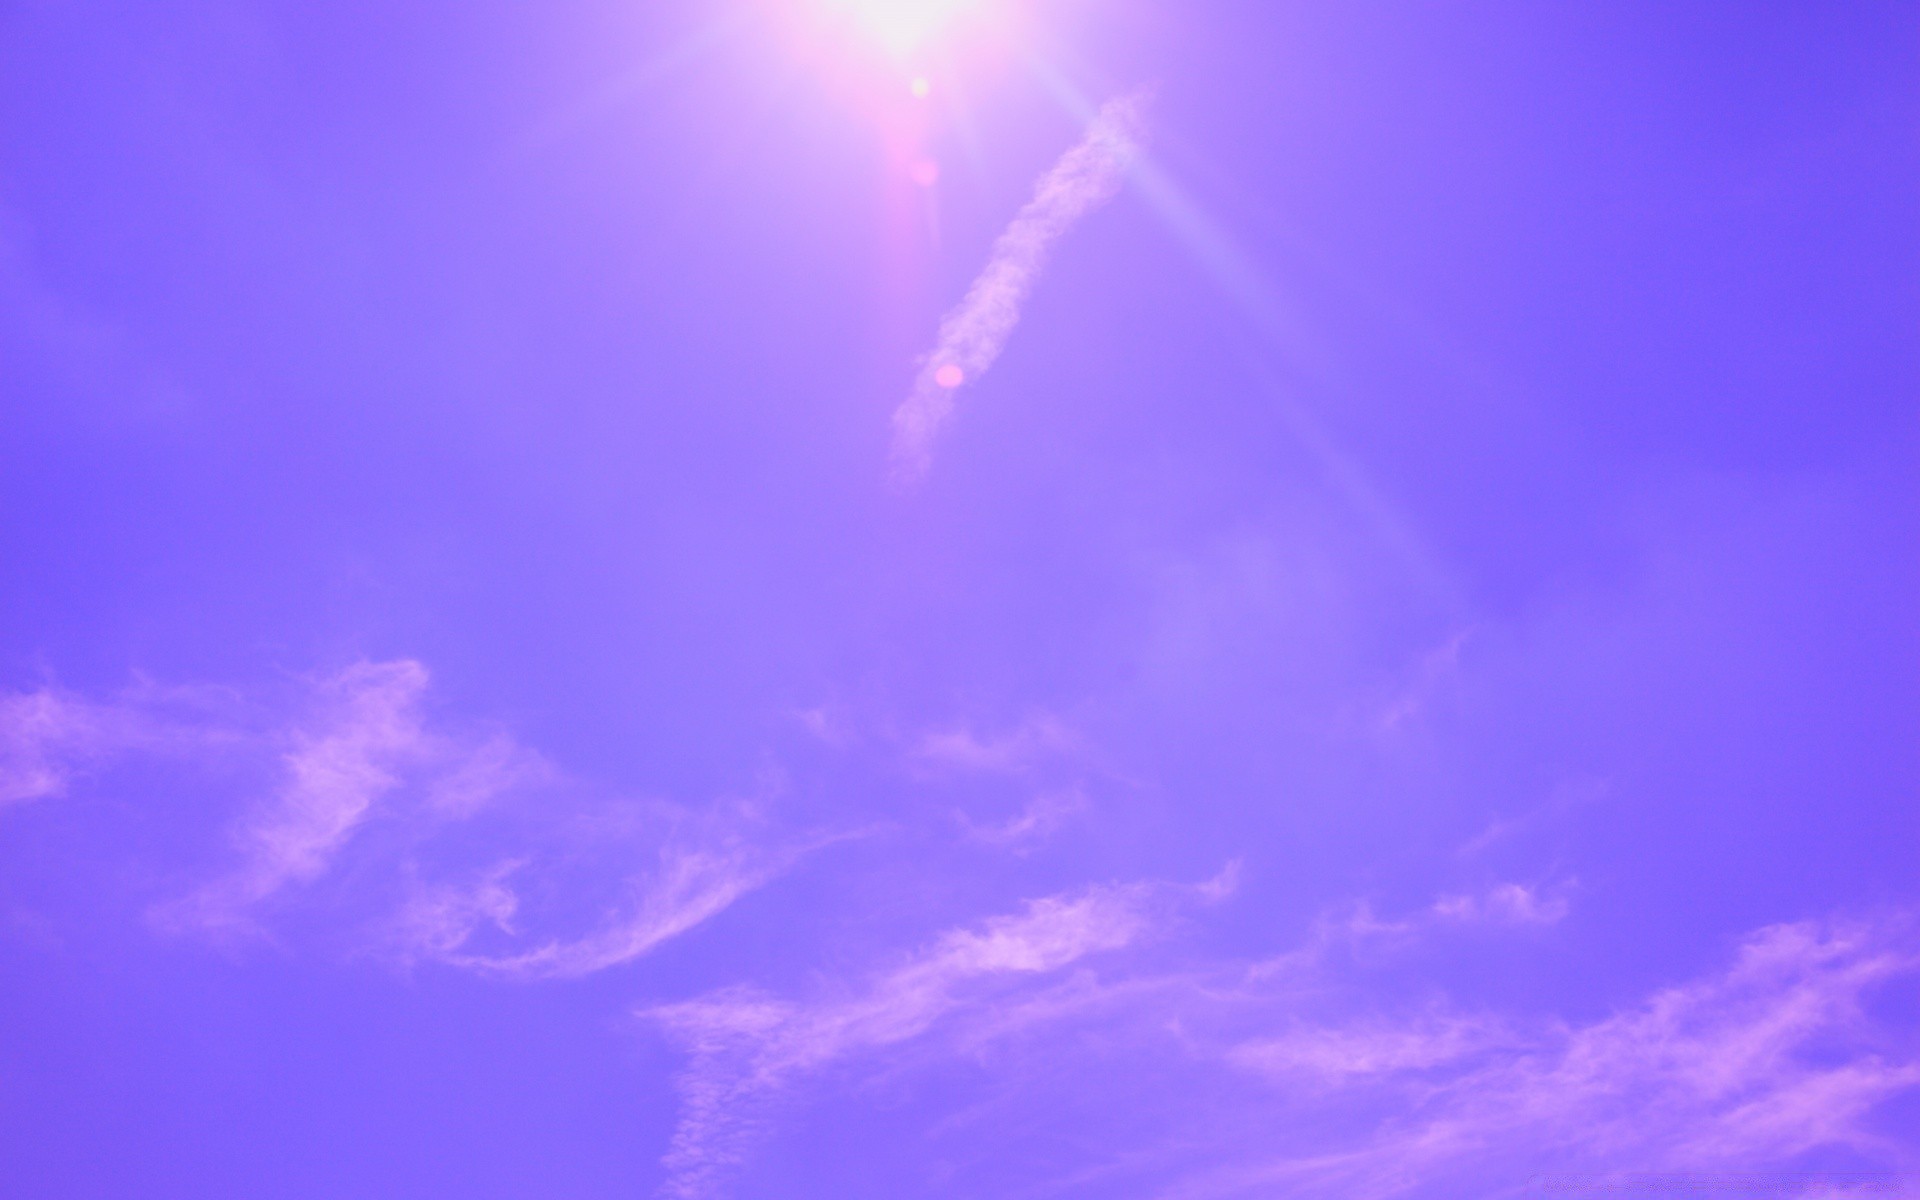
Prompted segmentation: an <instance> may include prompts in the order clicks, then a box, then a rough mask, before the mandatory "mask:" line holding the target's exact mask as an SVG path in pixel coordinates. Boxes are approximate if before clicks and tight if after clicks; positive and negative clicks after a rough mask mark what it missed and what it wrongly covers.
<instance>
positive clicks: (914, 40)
mask: <svg viewBox="0 0 1920 1200" xmlns="http://www.w3.org/2000/svg"><path fill="white" fill-rule="evenodd" d="M816 2H817V3H818V4H819V5H820V6H821V7H822V8H824V9H825V10H826V11H827V12H829V13H831V14H833V15H834V16H836V17H838V18H840V19H841V20H844V21H845V22H847V24H848V25H850V26H852V27H853V29H854V30H855V31H856V32H858V33H859V35H860V36H861V37H863V38H865V39H867V40H868V41H870V42H873V43H874V44H875V45H877V46H879V47H880V49H882V50H884V51H886V52H887V53H888V54H890V55H892V56H894V57H895V58H906V57H908V56H909V55H912V54H914V53H915V52H917V51H920V50H923V49H925V48H926V47H927V45H928V44H929V43H930V42H932V41H933V40H934V39H935V38H936V37H938V36H939V35H940V34H941V33H943V32H945V31H946V30H947V29H948V28H949V27H950V26H952V25H953V23H954V22H955V21H956V20H958V19H959V18H961V17H964V16H966V15H968V13H969V11H970V10H976V9H978V8H980V7H981V4H982V0H816Z"/></svg>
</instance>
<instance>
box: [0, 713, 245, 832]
mask: <svg viewBox="0 0 1920 1200" xmlns="http://www.w3.org/2000/svg"><path fill="white" fill-rule="evenodd" d="M190 699H192V697H191V696H187V695H183V694H182V693H181V692H179V691H168V690H165V689H160V688H156V687H153V686H152V685H151V684H146V683H144V682H143V683H140V684H137V685H136V686H134V687H132V688H129V689H126V690H125V691H124V692H122V693H121V694H119V695H116V696H112V697H109V698H106V699H103V700H91V699H87V698H86V697H83V696H80V695H77V694H75V693H73V692H71V691H67V690H65V689H62V688H57V687H42V688H40V689H38V690H35V691H31V692H13V693H8V694H0V807H5V806H7V805H9V804H16V803H20V802H23V801H27V800H38V799H43V798H46V797H51V796H58V795H61V794H62V793H64V792H66V791H67V789H68V788H69V787H70V786H71V785H72V783H73V781H74V780H75V779H76V778H78V777H80V776H83V775H85V774H87V773H88V772H91V771H94V770H97V769H100V768H103V767H106V766H108V765H109V764H111V763H113V762H114V761H116V760H118V759H120V758H122V757H124V756H126V755H129V754H134V753H149V754H181V753H190V752H194V751H204V750H208V749H212V748H214V747H216V746H218V745H220V744H223V743H226V742H229V741H231V739H232V733H231V731H229V730H227V729H225V728H223V727H221V726H220V725H218V724H213V723H209V722H207V721H206V720H205V719H204V718H196V716H195V715H194V714H193V713H191V712H190V711H187V712H183V711H181V710H183V709H190V708H191V705H190V704H185V703H183V701H186V700H190Z"/></svg>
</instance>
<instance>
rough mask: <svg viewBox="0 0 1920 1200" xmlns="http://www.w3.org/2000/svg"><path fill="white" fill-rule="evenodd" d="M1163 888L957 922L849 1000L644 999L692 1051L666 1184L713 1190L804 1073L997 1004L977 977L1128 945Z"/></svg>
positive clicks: (1112, 890)
mask: <svg viewBox="0 0 1920 1200" xmlns="http://www.w3.org/2000/svg"><path fill="white" fill-rule="evenodd" d="M1156 898H1157V897H1156V890H1155V889H1152V888H1149V887H1144V886H1132V887H1099V888H1092V889H1089V890H1087V891H1085V892H1082V893H1080V894H1078V895H1073V896H1049V897H1045V898H1042V899H1039V900H1034V901H1032V902H1030V903H1029V904H1028V905H1027V906H1026V908H1025V909H1024V911H1021V912H1018V913H1014V914H1009V915H1004V916H1000V917H995V918H992V919H990V920H988V921H986V922H984V923H982V924H981V925H979V926H977V927H974V928H971V929H956V930H952V931H950V932H948V933H947V934H945V935H944V936H942V937H941V938H939V939H938V940H937V941H936V942H934V944H933V945H932V946H931V947H930V948H928V949H927V950H925V951H923V952H922V953H921V954H919V955H917V956H915V957H914V958H912V959H910V960H909V961H908V962H906V963H905V964H904V965H902V966H900V967H897V968H895V969H894V970H892V971H890V972H888V973H886V974H884V975H882V976H880V977H879V978H878V979H877V980H875V981H874V982H873V983H872V984H871V985H870V986H869V987H868V988H867V989H866V990H865V991H864V992H863V993H861V994H858V995H855V996H851V997H846V998H842V999H834V1000H827V1001H824V1002H821V1003H817V1004H814V1005H804V1004H796V1003H791V1002H787V1001H782V1000H777V999H774V998H772V997H769V996H766V995H763V994H760V993H757V992H754V991H750V990H746V989H737V990H732V991H727V992H722V993H719V994H717V995H713V996H708V997H703V998H700V999H697V1000H691V1001H687V1002H684V1003H680V1004H671V1005H662V1006H659V1007H655V1008H652V1009H648V1010H646V1011H645V1013H644V1014H643V1015H645V1016H648V1017H651V1018H653V1019H654V1020H656V1021H658V1022H659V1023H660V1024H661V1025H662V1026H664V1027H665V1028H666V1030H667V1031H668V1032H669V1033H670V1034H671V1035H672V1036H673V1037H674V1038H675V1039H676V1040H678V1041H680V1042H681V1043H682V1044H684V1045H685V1046H686V1047H687V1048H688V1049H689V1050H690V1051H691V1052H692V1054H693V1061H692V1063H691V1064H690V1065H689V1067H688V1069H687V1070H686V1072H685V1073H684V1074H683V1075H682V1077H681V1092H682V1099H683V1109H682V1116H681V1122H680V1126H679V1129H678V1130H677V1131H676V1133H675V1135H674V1140H673V1145H672V1148H671V1149H670V1150H669V1152H668V1155H667V1166H668V1169H669V1171H670V1172H671V1178H670V1179H669V1181H668V1185H667V1188H666V1191H667V1192H668V1194H670V1195H674V1196H678V1197H696V1196H701V1195H706V1194H709V1193H711V1192H712V1191H713V1189H714V1188H715V1187H717V1185H718V1183H719V1180H720V1179H721V1177H722V1176H723V1175H724V1174H725V1172H726V1170H727V1169H728V1168H730V1167H732V1166H734V1165H737V1163H738V1162H739V1161H740V1160H741V1158H742V1157H743V1155H744V1153H745V1149H746V1143H748V1142H749V1141H750V1140H751V1135H752V1133H753V1132H754V1131H755V1129H756V1127H757V1124H758V1121H757V1113H758V1112H759V1111H760V1110H761V1109H762V1108H763V1107H764V1104H765V1102H766V1101H767V1100H768V1099H769V1098H770V1097H771V1096H772V1095H773V1094H774V1093H776V1092H777V1091H778V1090H779V1089H780V1088H782V1087H783V1086H784V1085H786V1084H787V1083H788V1082H789V1081H791V1080H792V1079H793V1078H794V1077H796V1076H799V1075H801V1074H803V1073H805V1072H807V1071H812V1070H818V1069H820V1068H822V1067H824V1066H826V1065H827V1064H828V1063H830V1062H833V1061H835V1060H837V1059H842V1058H847V1057H850V1056H853V1055H857V1054H859V1053H861V1052H863V1051H871V1050H876V1049H879V1048H882V1047H888V1046H893V1045H897V1044H899V1043H902V1042H906V1041H909V1040H910V1039H914V1038H918V1037H920V1036H921V1035H923V1034H926V1033H928V1032H929V1031H930V1030H931V1029H933V1028H934V1027H935V1026H936V1025H937V1024H938V1023H939V1022H941V1021H942V1020H943V1019H944V1018H946V1017H948V1016H950V1015H951V1014H953V1013H954V1012H955V1011H956V1010H957V1009H960V1008H961V1007H963V1006H965V1005H968V1004H969V1003H972V1004H974V1005H977V1006H981V1007H984V1008H986V1009H988V1010H991V1009H992V1008H993V1007H994V1000H993V997H992V995H991V993H990V992H980V993H975V992H974V991H972V990H971V989H973V988H986V987H988V986H989V985H991V984H992V983H993V982H994V981H996V980H1004V979H1007V978H1010V977H1012V978H1018V977H1021V976H1029V977H1031V976H1037V975H1042V974H1045V973H1048V972H1053V971H1057V970H1059V969H1061V968H1062V967H1065V966H1067V965H1069V964H1071V963H1074V962H1076V961H1078V960H1080V959H1082V958H1084V957H1086V956H1088V955H1090V954H1095V953H1098V952H1101V951H1108V950H1116V949H1119V948H1120V947H1123V946H1126V945H1128V944H1129V943H1131V942H1133V941H1134V940H1135V939H1137V938H1138V937H1139V936H1141V935H1142V934H1143V933H1144V932H1146V931H1147V929H1148V928H1150V926H1151V925H1152V923H1153V913H1152V911H1151V908H1152V904H1153V902H1154V900H1155V899H1156Z"/></svg>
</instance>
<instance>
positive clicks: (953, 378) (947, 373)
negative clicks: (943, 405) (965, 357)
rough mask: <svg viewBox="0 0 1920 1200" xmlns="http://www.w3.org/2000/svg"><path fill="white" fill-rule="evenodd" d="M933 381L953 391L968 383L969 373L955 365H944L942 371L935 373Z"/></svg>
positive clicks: (941, 366) (941, 365)
mask: <svg viewBox="0 0 1920 1200" xmlns="http://www.w3.org/2000/svg"><path fill="white" fill-rule="evenodd" d="M933 381H934V382H935V383H937V384H939V385H940V386H941V387H943V388H947V389H949V390H951V389H953V388H957V387H959V386H960V385H961V384H963V383H965V382H966V381H967V373H966V372H965V371H962V370H961V369H960V368H959V366H958V365H957V364H955V363H942V364H940V369H939V370H937V371H935V372H934V373H933Z"/></svg>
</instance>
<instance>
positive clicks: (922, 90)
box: [907, 75, 933, 100]
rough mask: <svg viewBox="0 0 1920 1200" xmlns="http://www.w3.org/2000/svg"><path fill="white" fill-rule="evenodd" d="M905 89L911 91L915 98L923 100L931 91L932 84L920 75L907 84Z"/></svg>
mask: <svg viewBox="0 0 1920 1200" xmlns="http://www.w3.org/2000/svg"><path fill="white" fill-rule="evenodd" d="M907 90H908V91H910V92H912V93H913V98H914V99H915V100H925V99H926V98H927V96H928V95H930V94H931V93H932V92H933V85H932V84H931V83H928V82H927V77H926V76H925V75H921V76H918V77H916V78H915V79H914V81H913V82H912V83H910V84H908V85H907Z"/></svg>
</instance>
